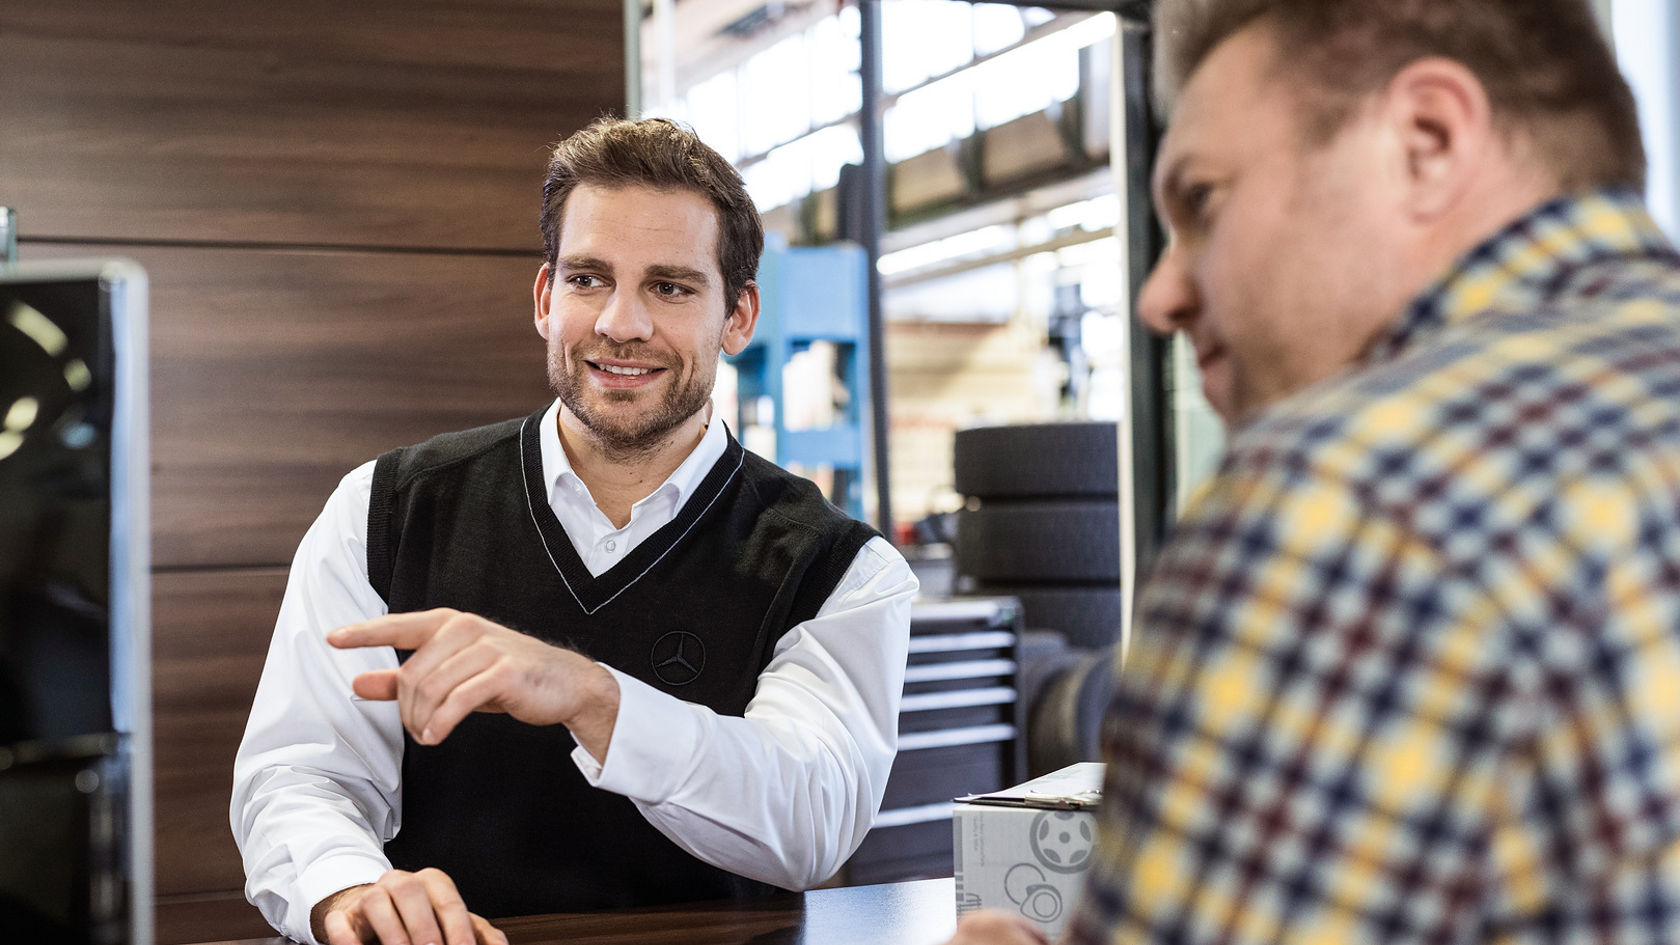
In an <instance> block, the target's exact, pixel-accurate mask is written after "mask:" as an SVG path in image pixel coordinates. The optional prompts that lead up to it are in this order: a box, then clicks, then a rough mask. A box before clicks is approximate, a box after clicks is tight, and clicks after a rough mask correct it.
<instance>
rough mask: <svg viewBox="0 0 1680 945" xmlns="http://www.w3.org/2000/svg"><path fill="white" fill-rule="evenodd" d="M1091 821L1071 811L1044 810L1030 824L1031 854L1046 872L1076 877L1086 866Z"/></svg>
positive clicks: (1091, 839) (1088, 858) (1088, 863)
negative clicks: (1071, 874) (1074, 875)
mask: <svg viewBox="0 0 1680 945" xmlns="http://www.w3.org/2000/svg"><path fill="white" fill-rule="evenodd" d="M1095 839H1096V838H1095V837H1093V836H1092V835H1091V818H1089V817H1083V816H1080V815H1079V814H1076V813H1074V812H1073V811H1065V810H1047V811H1045V812H1044V813H1042V814H1039V815H1038V816H1037V817H1034V818H1033V822H1032V851H1033V856H1036V857H1038V862H1040V863H1042V864H1044V866H1045V868H1046V869H1052V870H1055V871H1056V872H1058V873H1077V872H1079V871H1080V870H1082V869H1084V868H1085V867H1086V866H1089V865H1090V862H1091V847H1092V843H1093V841H1095Z"/></svg>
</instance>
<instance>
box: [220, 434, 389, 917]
mask: <svg viewBox="0 0 1680 945" xmlns="http://www.w3.org/2000/svg"><path fill="white" fill-rule="evenodd" d="M372 476H373V464H372V463H367V464H365V465H363V466H361V467H359V468H357V469H356V470H354V471H353V472H351V473H350V474H349V475H348V476H345V477H344V480H343V481H342V482H340V483H339V486H338V488H337V489H336V490H334V492H333V494H332V496H331V497H330V498H329V499H328V500H327V504H326V507H325V508H324V509H322V511H321V515H320V517H319V518H317V519H316V520H315V523H314V524H313V525H312V526H310V528H309V531H308V533H307V534H305V535H304V538H303V541H302V543H301V544H300V545H299V546H298V552H297V557H296V558H295V559H293V561H292V571H291V576H290V577H289V579H288V580H287V583H286V596H285V598H284V600H283V601H282V603H281V605H280V616H279V619H278V621H277V622H276V625H275V628H274V638H273V640H272V642H271V643H270V644H269V649H268V661H267V663H266V664H265V665H264V666H263V674H262V681H261V682H260V683H259V684H258V686H257V695H256V699H255V700H254V702H253V704H252V706H251V719H250V722H249V723H248V724H247V725H246V728H245V738H244V741H243V742H241V743H240V746H239V754H238V755H237V756H236V757H235V759H234V768H233V803H232V805H231V806H230V808H229V815H228V816H229V820H230V821H231V823H232V826H233V836H234V840H235V841H236V842H237V843H238V844H239V851H240V854H241V855H242V856H243V858H244V861H245V876H246V882H245V896H246V898H247V899H249V900H250V901H251V903H252V904H253V905H255V906H256V907H257V908H258V909H260V910H261V911H262V914H263V916H264V917H265V918H266V919H268V921H269V923H270V924H272V925H273V926H274V927H275V928H276V929H278V930H280V931H281V932H284V933H285V934H287V935H289V936H291V937H292V938H295V939H298V940H299V941H303V942H312V941H314V939H313V937H312V936H311V934H310V930H309V911H310V909H311V908H312V907H313V906H314V904H315V903H316V902H318V901H320V900H321V899H323V898H325V897H326V896H327V895H329V894H331V893H334V892H337V891H338V890H340V889H344V888H346V887H349V886H354V885H358V884H360V883H368V882H373V881H374V880H377V879H378V878H379V877H380V875H381V874H383V873H384V872H385V871H386V870H388V869H390V861H389V860H387V859H386V858H385V854H384V841H385V840H386V839H389V838H390V837H392V836H394V835H395V834H396V831H397V827H398V826H399V825H398V815H399V812H400V811H401V809H402V805H401V795H400V793H399V785H398V780H399V778H400V775H401V772H402V751H403V738H402V723H401V720H400V717H399V715H398V713H397V708H396V703H394V702H390V703H387V702H362V701H359V700H355V699H354V697H353V695H352V693H351V690H350V680H351V679H352V678H353V677H354V676H355V675H356V674H357V673H361V672H365V671H367V670H372V669H384V668H391V667H395V666H396V665H397V661H396V653H395V652H394V651H393V650H391V649H390V648H389V647H374V648H368V649H361V650H335V649H333V648H332V647H330V646H328V645H327V643H326V634H327V632H328V631H329V630H332V629H333V628H335V627H339V626H343V625H344V624H347V623H354V622H357V621H360V620H366V619H368V618H370V617H377V616H379V615H381V614H383V613H385V602H384V601H383V600H382V599H380V597H379V595H378V594H377V593H375V592H374V590H373V588H372V587H371V586H369V584H368V579H367V549H366V545H367V511H368V496H369V493H370V491H371V483H372Z"/></svg>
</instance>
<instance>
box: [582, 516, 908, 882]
mask: <svg viewBox="0 0 1680 945" xmlns="http://www.w3.org/2000/svg"><path fill="white" fill-rule="evenodd" d="M916 590H917V583H916V578H915V576H914V575H912V574H911V573H910V567H909V565H908V564H906V563H905V561H904V558H903V557H902V556H901V555H899V553H898V552H897V551H896V550H894V549H893V547H892V546H891V545H890V544H888V543H887V542H886V541H885V540H883V539H881V538H874V539H871V540H870V542H869V543H868V544H866V545H864V547H863V548H862V549H861V550H860V551H859V552H858V555H857V557H856V558H855V559H853V561H852V564H851V567H850V568H849V569H848V570H847V571H846V574H845V575H844V576H843V577H842V578H841V580H840V583H839V585H837V586H836V587H835V589H834V592H833V593H832V594H830V595H829V598H828V600H827V601H825V602H824V603H823V606H822V608H821V609H819V610H818V612H817V615H816V616H815V617H813V618H812V619H810V620H808V621H806V622H804V623H802V624H800V625H799V626H797V627H794V628H793V629H792V630H790V631H788V632H787V633H786V634H784V635H783V636H782V639H781V640H780V641H779V642H778V643H777V645H776V650H775V652H774V654H773V655H772V657H771V659H770V663H769V665H768V666H766V667H765V669H764V672H763V673H761V674H760V675H759V678H758V687H757V690H756V692H755V694H754V696H753V698H752V701H751V702H750V703H748V704H747V709H746V713H745V715H744V717H742V718H734V717H731V716H723V715H718V714H717V713H715V712H713V711H711V710H710V709H707V708H705V707H702V706H698V705H695V704H693V703H689V702H683V701H682V700H679V699H677V698H675V697H673V696H671V695H668V694H666V693H663V692H660V691H659V690H657V689H654V688H653V687H651V686H648V685H647V684H645V683H643V682H641V681H639V680H636V679H634V678H632V677H629V676H626V675H624V674H623V673H619V672H617V671H614V672H613V675H614V676H616V677H617V678H618V684H619V691H620V694H621V695H620V699H621V701H620V704H619V710H618V721H617V722H616V723H615V725H614V728H613V734H612V741H611V743H610V744H609V745H608V747H607V757H606V760H605V762H604V763H603V764H597V763H596V759H595V758H594V757H593V756H591V755H590V754H589V753H588V752H587V751H585V750H584V749H583V747H582V746H579V747H578V748H577V749H576V750H575V751H574V752H573V753H572V758H573V760H574V761H575V762H576V763H577V765H578V768H579V769H580V770H582V772H583V774H584V777H585V778H586V779H588V781H589V783H591V784H593V785H595V786H596V787H599V788H602V789H605V790H609V791H613V792H615V793H618V794H623V795H625V796H626V797H628V798H630V800H631V801H633V802H634V803H635V805H636V807H637V809H638V810H640V811H641V812H642V815H643V816H644V817H646V818H647V820H648V822H649V823H651V824H653V826H654V827H656V828H658V830H659V831H660V832H661V833H663V834H664V835H665V836H667V837H669V838H670V839H671V840H672V841H673V842H674V843H676V844H677V845H678V846H680V847H682V848H683V849H685V850H687V851H688V852H690V853H692V854H694V855H695V856H697V857H699V858H700V859H702V860H705V861H706V862H708V863H711V864H712V865H714V866H718V867H721V868H723V869H726V870H729V871H731V872H734V873H739V874H741V875H743V876H747V877H750V878H753V879H757V880H760V881H763V882H767V883H771V884H773V885H776V886H781V887H784V888H787V889H796V890H797V889H807V888H809V887H811V886H814V885H816V884H818V883H820V882H822V881H823V880H825V879H827V878H828V877H829V876H831V875H833V873H834V872H835V871H836V870H838V869H839V868H840V866H841V864H843V863H844V862H845V860H846V858H847V857H848V856H850V855H851V853H852V851H853V850H855V849H857V845H858V844H859V843H861V842H862V841H863V836H864V834H865V833H866V832H868V830H869V828H870V826H871V825H872V824H873V823H874V821H875V815H876V813H878V812H879V811H880V808H881V795H882V792H883V791H884V790H885V789H886V783H887V773H888V771H889V770H890V769H891V768H892V763H893V756H894V754H895V753H896V751H897V748H898V704H899V697H900V696H901V694H902V692H903V689H904V664H905V659H906V653H907V650H908V647H909V639H910V600H911V598H912V597H914V596H915V594H916ZM609 669H610V667H609Z"/></svg>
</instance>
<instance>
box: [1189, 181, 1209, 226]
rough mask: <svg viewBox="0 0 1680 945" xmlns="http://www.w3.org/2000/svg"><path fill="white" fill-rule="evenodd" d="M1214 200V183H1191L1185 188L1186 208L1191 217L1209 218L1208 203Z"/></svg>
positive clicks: (1201, 219)
mask: <svg viewBox="0 0 1680 945" xmlns="http://www.w3.org/2000/svg"><path fill="white" fill-rule="evenodd" d="M1212 200H1213V185H1212V184H1205V183H1196V184H1190V185H1189V186H1187V187H1185V188H1184V209H1186V210H1188V211H1189V212H1190V217H1191V219H1194V220H1197V221H1203V220H1206V219H1207V213H1208V204H1209V203H1211V202H1212Z"/></svg>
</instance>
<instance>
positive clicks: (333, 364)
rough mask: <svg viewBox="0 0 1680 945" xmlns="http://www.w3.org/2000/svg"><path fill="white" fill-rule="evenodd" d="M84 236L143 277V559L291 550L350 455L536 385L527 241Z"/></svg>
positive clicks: (394, 442)
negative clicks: (312, 242) (143, 243)
mask: <svg viewBox="0 0 1680 945" xmlns="http://www.w3.org/2000/svg"><path fill="white" fill-rule="evenodd" d="M25 249H27V250H28V251H29V256H30V257H31V258H48V257H51V256H54V255H85V254H86V253H87V250H86V249H85V248H83V247H64V246H57V245H53V244H29V245H27V246H26V247H25ZM101 249H102V251H108V252H110V253H113V254H121V255H126V256H129V257H131V258H133V259H135V260H137V261H138V262H140V264H141V265H143V266H145V267H146V270H147V272H148V273H149V275H150V277H151V287H152V312H151V315H152V327H151V344H152V352H151V353H152V404H153V406H152V496H153V508H152V528H153V546H152V557H153V563H154V564H155V565H156V566H158V567H172V568H179V567H187V566H196V565H218V566H225V565H262V564H278V563H283V562H287V561H290V560H291V556H292V552H293V550H294V549H295V548H296V547H297V542H298V539H299V538H301V537H302V536H303V532H304V529H306V528H307V527H308V526H309V523H310V522H311V521H313V520H314V518H315V515H316V514H317V513H318V512H319V511H320V509H321V502H322V500H324V499H325V498H326V497H327V493H329V492H330V491H332V488H333V486H334V485H335V484H337V482H338V480H339V478H340V477H342V476H343V475H344V474H345V473H347V472H349V471H350V470H351V469H352V468H354V467H355V466H357V465H359V464H361V463H363V462H366V461H367V460H370V459H372V458H373V457H375V456H377V455H378V454H379V453H381V452H383V451H384V450H387V449H390V448H391V447H393V446H401V445H403V444H406V443H413V442H416V441H418V440H421V439H424V438H425V437H427V436H430V435H432V434H435V433H441V432H444V431H447V430H456V429H462V428H464V427H469V426H474V425H477V424H481V423H487V422H491V421H494V420H501V419H506V418H508V417H514V416H520V415H522V414H524V413H528V412H529V411H531V410H533V409H535V408H536V407H538V406H540V405H541V404H542V403H544V402H546V401H547V400H548V399H549V397H550V396H551V395H550V394H549V393H548V386H547V381H546V380H545V375H544V367H543V361H544V355H543V340H542V337H541V336H539V335H538V334H537V331H536V328H535V327H534V325H533V324H532V320H531V317H532V303H531V285H532V283H533V281H534V280H535V278H536V274H537V266H538V263H539V260H540V257H539V255H538V254H535V253H533V254H532V255H531V256H530V257H528V258H517V257H505V258H504V257H493V256H463V255H445V254H432V253H363V252H330V253H308V252H289V251H269V250H246V249H169V248H148V247H136V246H114V247H109V248H104V247H102V248H101Z"/></svg>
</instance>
